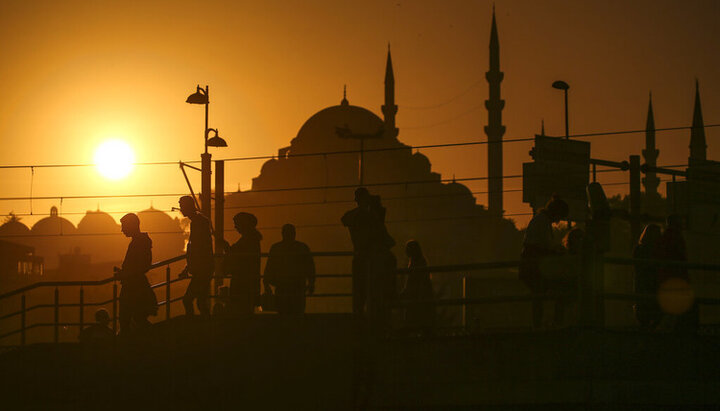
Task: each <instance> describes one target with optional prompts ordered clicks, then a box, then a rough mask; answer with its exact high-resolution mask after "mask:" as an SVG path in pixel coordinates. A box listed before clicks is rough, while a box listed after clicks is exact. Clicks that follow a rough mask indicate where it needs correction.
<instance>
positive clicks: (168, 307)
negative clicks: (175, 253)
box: [165, 264, 170, 320]
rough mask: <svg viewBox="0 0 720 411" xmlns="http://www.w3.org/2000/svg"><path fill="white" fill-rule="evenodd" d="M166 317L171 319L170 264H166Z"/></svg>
mask: <svg viewBox="0 0 720 411" xmlns="http://www.w3.org/2000/svg"><path fill="white" fill-rule="evenodd" d="M165 319H166V320H169V319H170V264H168V265H166V266H165Z"/></svg>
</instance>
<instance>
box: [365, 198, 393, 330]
mask: <svg viewBox="0 0 720 411" xmlns="http://www.w3.org/2000/svg"><path fill="white" fill-rule="evenodd" d="M369 203H370V204H369V211H370V248H369V251H370V256H369V260H370V264H369V271H368V282H367V284H368V285H367V311H368V319H369V320H370V325H371V326H372V327H373V328H374V329H375V331H376V332H379V333H382V332H384V330H385V328H386V326H387V324H388V320H389V318H390V302H391V300H392V299H393V298H395V297H396V294H397V290H396V272H397V259H396V258H395V255H394V254H393V253H392V251H391V249H392V247H393V246H394V245H395V240H393V238H392V237H391V236H390V234H389V233H388V231H387V227H386V226H385V207H383V205H382V203H381V201H380V196H379V195H371V196H370V199H369Z"/></svg>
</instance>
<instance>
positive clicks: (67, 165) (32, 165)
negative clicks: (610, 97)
mask: <svg viewBox="0 0 720 411" xmlns="http://www.w3.org/2000/svg"><path fill="white" fill-rule="evenodd" d="M712 127H720V124H708V125H705V126H703V128H712ZM692 128H696V127H693V126H682V127H665V128H656V129H655V131H656V132H661V131H677V130H689V129H692ZM646 131H647V130H645V129H637V130H624V131H604V132H596V133H583V134H571V135H570V136H569V137H575V138H583V137H598V136H608V135H620V134H636V133H644V132H646ZM534 140H535V138H534V137H528V138H515V139H505V140H502V141H500V142H496V143H491V142H489V141H487V140H483V141H468V142H460V143H445V144H427V145H418V146H406V145H405V146H401V147H385V148H374V149H366V150H362V151H363V152H364V153H373V152H381V151H397V150H413V149H415V150H421V149H431V148H441V147H463V146H475V145H485V144H507V143H518V142H527V141H534ZM360 152H361V150H339V151H325V152H314V153H297V154H288V156H287V158H300V157H317V156H328V155H340V154H357V153H360ZM275 158H278V156H277V155H274V154H271V155H260V156H248V157H233V158H225V159H221V160H224V161H226V162H235V161H250V160H271V159H275ZM182 162H183V163H185V164H197V163H200V161H199V160H189V161H182ZM179 164H180V162H178V161H155V162H143V163H134V165H138V166H154V165H175V166H177V165H179ZM94 166H95V164H90V163H78V164H15V165H0V169H22V168H58V167H94Z"/></svg>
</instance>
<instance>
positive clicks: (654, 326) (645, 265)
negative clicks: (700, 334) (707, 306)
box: [633, 214, 699, 332]
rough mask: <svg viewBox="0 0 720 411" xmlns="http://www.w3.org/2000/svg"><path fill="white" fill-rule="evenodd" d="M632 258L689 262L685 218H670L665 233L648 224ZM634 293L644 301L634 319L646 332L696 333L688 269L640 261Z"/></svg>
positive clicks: (636, 266) (637, 265)
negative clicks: (683, 221) (672, 331)
mask: <svg viewBox="0 0 720 411" xmlns="http://www.w3.org/2000/svg"><path fill="white" fill-rule="evenodd" d="M633 258H636V259H638V260H655V261H657V260H665V261H677V262H683V261H687V253H686V246H685V239H684V238H683V235H682V218H681V217H680V216H679V215H677V214H673V215H670V216H669V217H668V218H667V224H666V228H665V230H664V231H663V230H662V229H661V227H660V226H659V225H657V224H648V225H647V226H646V227H645V229H644V230H643V233H642V235H641V236H640V239H639V240H638V244H637V245H636V246H635V249H634V250H633ZM635 293H636V294H639V295H640V297H641V299H639V300H638V302H637V303H636V304H635V316H636V318H637V321H638V323H640V325H641V326H642V327H643V328H645V329H646V330H649V331H654V330H662V331H670V330H677V331H690V332H692V331H696V330H697V327H698V325H699V307H698V305H697V303H696V302H695V301H694V298H693V297H694V296H693V295H692V288H691V286H690V276H689V274H688V271H687V269H686V268H684V267H681V266H662V265H658V264H657V263H653V262H652V261H647V262H645V261H639V262H637V263H636V264H635Z"/></svg>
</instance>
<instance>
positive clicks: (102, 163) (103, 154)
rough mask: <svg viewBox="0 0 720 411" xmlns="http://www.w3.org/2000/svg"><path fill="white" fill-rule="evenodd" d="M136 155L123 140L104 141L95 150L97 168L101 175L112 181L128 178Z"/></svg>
mask: <svg viewBox="0 0 720 411" xmlns="http://www.w3.org/2000/svg"><path fill="white" fill-rule="evenodd" d="M134 162H135V155H134V154H133V151H132V149H131V148H130V146H129V145H128V144H127V143H126V142H124V141H122V140H107V141H104V142H103V143H102V144H101V145H100V146H99V147H98V148H97V150H95V166H96V167H97V170H98V172H100V174H101V175H102V176H103V177H105V178H107V179H110V180H119V179H121V178H124V177H126V176H127V175H128V174H130V172H131V171H132V169H133V163H134Z"/></svg>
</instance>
